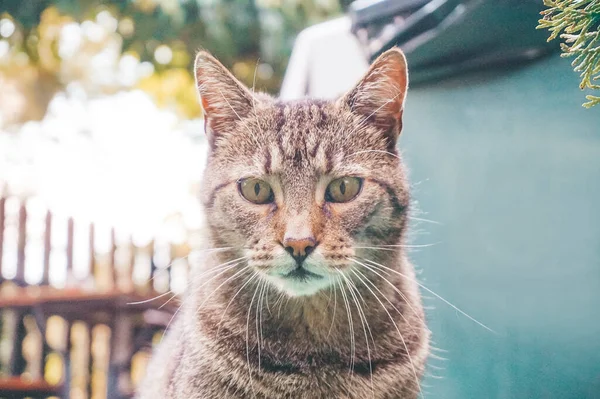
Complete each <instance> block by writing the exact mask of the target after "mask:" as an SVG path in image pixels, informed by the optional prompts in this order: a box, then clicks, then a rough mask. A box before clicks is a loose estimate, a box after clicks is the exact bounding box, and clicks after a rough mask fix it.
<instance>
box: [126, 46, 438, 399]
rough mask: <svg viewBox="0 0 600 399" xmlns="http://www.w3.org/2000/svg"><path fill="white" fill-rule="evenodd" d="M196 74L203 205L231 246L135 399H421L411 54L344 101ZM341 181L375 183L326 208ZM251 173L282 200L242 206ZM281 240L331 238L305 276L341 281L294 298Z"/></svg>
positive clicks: (422, 342) (191, 295)
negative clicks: (286, 95)
mask: <svg viewBox="0 0 600 399" xmlns="http://www.w3.org/2000/svg"><path fill="white" fill-rule="evenodd" d="M196 73H197V83H198V87H199V91H200V95H201V98H202V104H203V107H204V109H205V112H206V127H207V133H208V135H209V140H210V143H211V150H210V156H209V160H208V164H207V167H206V170H205V174H204V184H203V189H202V193H201V201H202V203H203V205H204V208H205V213H206V218H207V221H208V227H207V235H208V237H209V242H210V247H209V248H225V249H223V250H221V251H212V252H211V251H207V252H206V256H205V259H204V260H203V262H202V264H201V265H197V266H196V269H195V271H194V275H193V279H192V281H191V284H190V288H189V290H188V293H187V296H186V299H185V301H184V302H183V306H182V309H181V311H180V314H179V315H178V316H177V319H176V321H175V322H174V325H173V326H172V327H171V328H170V331H169V332H168V334H167V337H166V339H165V341H164V342H163V343H162V344H161V347H159V348H158V350H157V352H156V353H155V355H154V359H153V361H152V363H151V366H150V367H149V370H148V377H147V379H146V381H145V382H144V383H143V384H142V385H141V388H140V392H139V394H138V397H139V398H144V399H146V398H185V399H192V398H252V397H256V398H306V399H312V398H315V399H316V398H357V399H358V398H369V397H373V398H390V399H392V398H416V397H417V395H418V392H419V389H420V387H419V379H420V377H421V375H422V373H423V369H424V366H425V361H426V357H427V354H428V340H429V332H428V330H427V328H426V326H425V324H424V322H423V319H424V315H423V311H422V307H421V301H420V297H419V294H418V290H417V287H416V284H415V282H414V278H415V277H414V272H413V268H412V266H411V265H410V263H409V262H408V260H407V258H406V254H405V250H404V248H403V247H402V244H403V243H404V239H405V235H406V224H407V212H408V205H409V192H408V184H407V181H406V177H405V172H404V168H403V165H402V162H401V160H400V157H399V155H398V153H397V151H396V149H395V148H396V141H397V138H398V135H399V134H400V130H401V127H402V119H401V118H402V110H403V103H404V98H405V94H406V88H407V72H406V62H405V59H404V56H403V55H402V53H401V52H400V50H397V49H393V50H390V51H388V52H387V53H385V54H383V55H382V56H381V57H380V58H379V59H378V60H377V61H375V63H374V64H373V65H372V67H371V69H370V70H369V72H367V74H366V75H365V77H364V78H363V79H362V80H361V82H359V83H358V85H357V86H356V88H355V89H353V90H352V91H351V92H349V93H348V94H347V95H346V96H343V97H342V98H340V99H339V100H338V101H335V102H324V101H315V100H303V101H297V102H288V103H282V102H278V101H276V100H274V99H271V98H270V97H267V96H265V95H254V94H253V93H251V92H250V91H249V90H248V89H246V88H244V87H243V86H242V85H241V84H240V83H239V82H238V81H237V80H236V79H235V78H234V77H233V76H232V75H231V74H230V73H229V72H228V71H227V70H226V69H225V68H223V67H222V65H221V64H220V63H219V62H218V61H216V60H215V59H214V58H212V56H210V55H209V54H207V53H204V52H203V53H200V54H199V55H198V58H197V61H196ZM344 176H356V177H360V178H362V179H363V180H364V182H363V187H362V190H361V192H360V194H359V195H358V196H357V197H356V198H355V199H354V200H352V201H350V202H347V203H330V202H327V201H326V200H325V190H326V187H327V184H328V183H329V182H330V181H331V180H332V179H334V178H337V177H344ZM246 177H255V178H260V179H262V180H264V181H266V182H268V183H269V184H270V185H271V187H272V188H273V192H274V196H275V201H274V203H272V204H265V205H256V204H252V203H249V202H248V201H246V200H245V199H243V198H242V197H241V196H240V194H239V192H238V189H237V182H238V180H239V179H240V178H246ZM284 236H286V237H287V236H293V237H296V238H298V239H300V238H302V239H304V238H306V237H308V236H310V237H311V239H313V238H314V240H315V241H316V242H318V245H317V247H316V248H315V250H314V252H313V253H312V254H311V255H310V256H309V257H308V258H307V260H306V262H307V264H308V265H309V266H307V267H312V269H311V270H316V271H318V273H319V274H323V275H326V276H327V279H328V280H321V281H331V282H332V283H331V284H330V285H328V286H326V287H324V288H323V289H320V290H318V291H317V292H315V293H308V294H305V295H303V294H302V289H304V288H303V287H304V286H303V285H302V284H304V283H301V284H300V283H298V284H300V288H298V290H300V291H298V295H296V294H295V293H296V291H293V290H295V289H296V288H290V289H289V290H288V288H283V289H282V287H287V285H286V284H287V283H286V282H285V281H283V282H282V283H281V284H283V285H282V286H279V285H278V283H277V281H279V280H277V278H278V277H275V278H274V279H275V280H273V279H271V277H268V276H270V275H276V273H275V272H276V271H278V270H280V269H282V268H283V269H285V268H287V267H288V265H289V264H290V262H292V261H291V256H290V255H289V254H287V253H286V251H285V250H284V249H283V246H282V244H281V243H282V242H283V240H284ZM242 257H247V258H244V259H240V258H242ZM364 259H369V260H372V261H374V262H376V263H377V264H380V265H384V266H385V267H387V268H389V269H382V268H381V267H379V266H377V267H376V265H375V264H373V263H366V261H365V260H364ZM226 262H230V263H226ZM360 263H362V265H361V264H360ZM223 264H225V266H222V265H223ZM367 266H370V267H367ZM227 267H229V268H227ZM390 269H391V270H394V271H395V272H391V271H390ZM384 277H385V278H386V279H387V280H388V281H385V280H384ZM273 281H276V283H273ZM390 283H391V284H390ZM306 284H308V283H306ZM350 284H353V285H354V287H355V288H352V287H351V285H350ZM307 287H308V286H307ZM311 287H312V286H311ZM307 289H308V288H307ZM311 289H312V288H311ZM290 290H291V291H290Z"/></svg>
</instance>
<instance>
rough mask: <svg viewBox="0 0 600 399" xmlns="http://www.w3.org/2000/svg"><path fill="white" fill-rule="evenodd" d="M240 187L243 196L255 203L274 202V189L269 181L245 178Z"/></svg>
mask: <svg viewBox="0 0 600 399" xmlns="http://www.w3.org/2000/svg"><path fill="white" fill-rule="evenodd" d="M238 189H239V191H240V194H241V195H242V197H244V198H246V199H247V200H248V201H250V202H252V203H254V204H268V203H270V202H273V190H272V189H271V186H270V185H269V183H267V182H265V181H263V180H259V179H254V178H248V179H243V180H241V181H240V182H239V183H238Z"/></svg>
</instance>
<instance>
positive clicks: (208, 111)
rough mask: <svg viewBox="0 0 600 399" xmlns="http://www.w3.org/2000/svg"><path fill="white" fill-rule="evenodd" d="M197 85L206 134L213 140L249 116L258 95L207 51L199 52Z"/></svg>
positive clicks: (196, 68) (196, 71)
mask: <svg viewBox="0 0 600 399" xmlns="http://www.w3.org/2000/svg"><path fill="white" fill-rule="evenodd" d="M194 70H195V74H196V87H197V88H198V92H199V94H200V101H201V103H202V110H203V112H204V120H205V125H206V130H207V132H206V133H207V134H208V135H209V138H210V140H211V142H214V141H215V140H216V139H217V138H218V136H219V135H220V134H226V133H229V132H231V131H233V129H234V128H235V125H236V124H237V122H238V121H239V120H240V119H242V118H245V117H246V116H248V115H249V114H250V112H251V110H252V107H253V105H254V101H255V99H254V98H253V95H252V93H251V92H250V91H249V90H248V89H247V88H246V87H245V86H244V85H243V84H242V83H241V82H240V81H239V80H237V79H236V78H235V77H234V76H233V75H232V74H231V73H230V72H229V71H228V70H227V68H225V67H224V66H223V64H221V63H220V62H219V61H218V60H217V59H216V58H214V57H213V56H212V55H210V54H209V53H208V52H206V51H201V52H200V53H198V55H197V56H196V63H195V67H194Z"/></svg>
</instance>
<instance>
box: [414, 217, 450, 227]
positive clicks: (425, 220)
mask: <svg viewBox="0 0 600 399" xmlns="http://www.w3.org/2000/svg"><path fill="white" fill-rule="evenodd" d="M408 218H409V219H412V220H416V221H418V222H427V223H431V224H437V225H440V226H443V224H442V223H440V222H436V221H435V220H431V219H424V218H420V217H416V216H408Z"/></svg>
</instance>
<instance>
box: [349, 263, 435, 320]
mask: <svg viewBox="0 0 600 399" xmlns="http://www.w3.org/2000/svg"><path fill="white" fill-rule="evenodd" d="M347 259H348V260H351V261H352V262H354V263H356V264H359V265H361V266H363V267H365V268H366V269H367V270H369V271H371V272H372V273H374V274H376V275H377V276H379V277H380V278H381V279H382V280H383V281H385V282H386V283H387V284H388V285H389V286H390V287H392V288H393V289H394V291H395V292H396V293H397V294H398V295H400V297H401V298H402V300H403V301H404V303H406V304H407V305H408V307H409V308H410V309H411V310H412V312H413V313H414V315H415V316H416V317H417V319H419V321H420V322H421V323H422V324H423V325H425V320H423V318H422V317H421V316H420V315H419V313H418V312H417V311H416V309H415V308H414V307H413V306H412V305H411V304H410V301H409V300H408V298H407V297H406V296H405V295H404V293H403V292H402V291H400V290H399V289H398V287H396V286H395V285H394V284H393V283H392V282H391V281H390V280H388V279H387V278H386V277H385V276H383V275H381V274H380V273H379V272H378V271H377V270H375V269H374V268H372V267H370V266H369V265H366V264H364V263H362V262H359V261H358V260H356V259H354V258H347ZM359 273H360V271H359ZM361 274H362V273H361ZM388 276H389V274H388ZM363 277H365V278H366V276H363ZM367 281H369V280H368V279H367ZM369 282H370V283H371V285H372V287H373V288H375V289H376V290H377V291H378V292H379V293H380V294H381V296H383V297H384V298H385V299H386V300H387V301H388V303H389V304H390V305H392V306H393V307H394V309H395V310H396V311H397V312H398V313H399V314H400V316H402V318H403V319H404V321H405V322H406V324H407V325H408V326H410V327H411V329H412V330H413V331H414V328H413V327H412V326H411V325H410V324H409V323H408V321H407V320H406V318H405V317H404V315H403V314H402V312H400V310H398V308H396V306H394V305H393V304H392V302H390V301H389V299H387V297H386V296H385V295H384V294H383V293H382V292H381V290H380V289H379V288H378V287H377V286H376V285H375V284H373V283H372V282H371V281H369Z"/></svg>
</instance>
